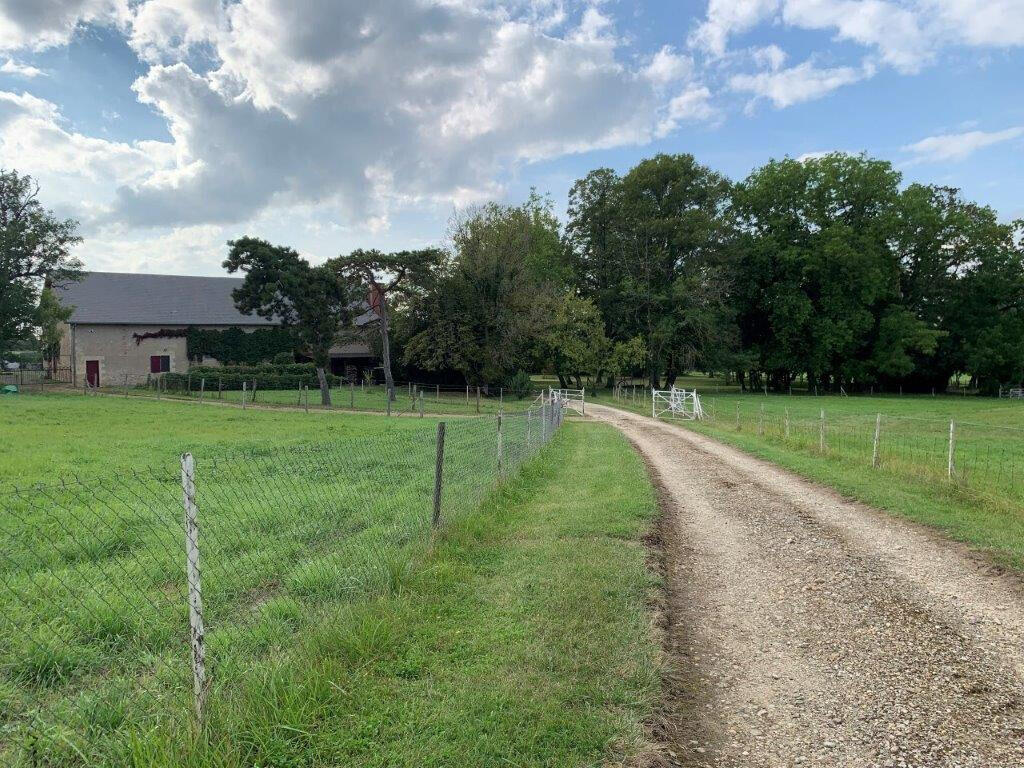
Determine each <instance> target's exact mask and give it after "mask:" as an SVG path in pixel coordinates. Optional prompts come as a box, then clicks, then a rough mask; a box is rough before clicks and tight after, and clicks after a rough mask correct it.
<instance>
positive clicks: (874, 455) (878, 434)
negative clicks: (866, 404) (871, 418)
mask: <svg viewBox="0 0 1024 768" xmlns="http://www.w3.org/2000/svg"><path fill="white" fill-rule="evenodd" d="M881 439H882V414H880V413H876V414H875V443H874V445H873V446H872V448H871V466H872V467H875V468H876V469H877V467H878V449H879V447H880V443H881Z"/></svg>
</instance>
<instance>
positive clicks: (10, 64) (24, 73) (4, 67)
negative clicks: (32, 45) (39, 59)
mask: <svg viewBox="0 0 1024 768" xmlns="http://www.w3.org/2000/svg"><path fill="white" fill-rule="evenodd" d="M0 72H2V73H3V74H5V75H15V76H16V77H28V78H32V77H41V76H43V75H45V74H46V73H45V72H43V70H41V69H39V68H38V67H32V66H29V65H28V64H22V63H21V62H18V61H15V60H14V59H7V61H5V62H4V63H3V64H0Z"/></svg>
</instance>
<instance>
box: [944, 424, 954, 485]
mask: <svg viewBox="0 0 1024 768" xmlns="http://www.w3.org/2000/svg"><path fill="white" fill-rule="evenodd" d="M954 475H956V422H955V421H954V420H953V419H950V420H949V460H948V462H947V464H946V476H947V477H949V479H950V480H952V479H953V477H954Z"/></svg>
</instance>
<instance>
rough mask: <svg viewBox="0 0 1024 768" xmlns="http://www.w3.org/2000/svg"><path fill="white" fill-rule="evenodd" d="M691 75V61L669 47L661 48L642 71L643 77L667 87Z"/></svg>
mask: <svg viewBox="0 0 1024 768" xmlns="http://www.w3.org/2000/svg"><path fill="white" fill-rule="evenodd" d="M692 73H693V59H691V58H690V57H689V56H684V55H682V54H679V53H676V51H675V50H674V49H673V48H672V46H671V45H666V46H663V47H662V48H661V50H659V51H658V52H657V53H656V54H654V56H652V57H651V61H650V63H649V64H648V65H647V66H646V67H644V70H643V74H644V77H646V78H647V79H648V80H650V81H651V82H652V83H656V84H657V85H667V84H668V83H673V82H675V81H677V80H683V79H686V78H689V77H690V75H691V74H692Z"/></svg>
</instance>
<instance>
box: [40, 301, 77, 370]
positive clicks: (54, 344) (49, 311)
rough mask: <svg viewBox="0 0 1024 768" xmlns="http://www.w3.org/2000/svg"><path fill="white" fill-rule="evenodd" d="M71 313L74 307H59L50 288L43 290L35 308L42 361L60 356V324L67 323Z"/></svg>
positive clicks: (58, 302) (59, 304)
mask: <svg viewBox="0 0 1024 768" xmlns="http://www.w3.org/2000/svg"><path fill="white" fill-rule="evenodd" d="M72 312H74V307H64V306H61V303H60V301H59V300H58V299H57V296H56V295H55V294H54V292H53V289H52V288H43V290H42V293H40V294H39V306H38V307H37V308H36V324H37V325H38V326H39V349H40V350H41V352H42V356H43V359H44V360H55V359H56V358H57V356H58V355H60V341H61V324H62V323H66V322H67V321H68V319H69V318H70V317H71V313H72Z"/></svg>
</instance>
